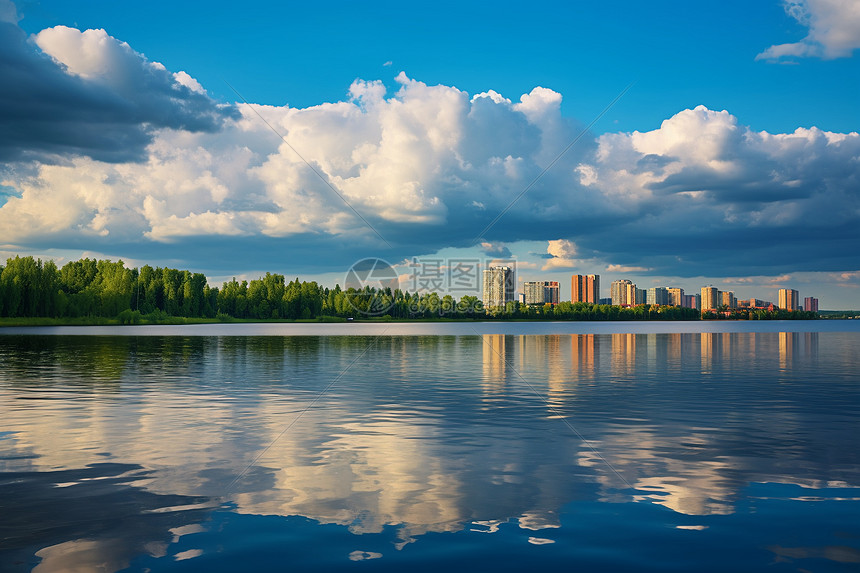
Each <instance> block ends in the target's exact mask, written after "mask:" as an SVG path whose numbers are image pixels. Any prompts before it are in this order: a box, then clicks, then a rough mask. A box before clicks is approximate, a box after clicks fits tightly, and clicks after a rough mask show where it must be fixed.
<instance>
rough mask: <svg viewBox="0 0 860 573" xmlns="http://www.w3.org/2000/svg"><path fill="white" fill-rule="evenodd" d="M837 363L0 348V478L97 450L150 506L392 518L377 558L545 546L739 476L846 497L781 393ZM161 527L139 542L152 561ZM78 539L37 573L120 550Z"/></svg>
mask: <svg viewBox="0 0 860 573" xmlns="http://www.w3.org/2000/svg"><path fill="white" fill-rule="evenodd" d="M821 336H822V338H824V337H827V336H828V334H823V335H821ZM840 340H841V339H840ZM369 344H370V345H373V348H372V349H371V351H369V352H368V354H367V358H366V360H362V361H360V363H357V364H356V365H355V366H354V367H353V368H350V369H349V370H348V371H347V374H346V375H345V376H344V377H343V378H342V379H341V380H339V382H338V383H337V384H335V385H334V386H333V387H332V388H331V389H330V390H329V391H328V392H327V393H325V394H324V395H323V396H321V397H319V393H320V391H321V390H322V389H323V388H325V387H326V385H328V384H329V383H330V382H331V381H332V380H333V379H335V377H336V376H337V375H338V374H339V373H340V372H341V371H342V370H344V369H345V368H347V367H348V365H349V364H350V362H351V361H352V360H353V359H354V357H355V356H357V355H358V354H359V353H360V352H362V351H363V350H364V349H366V347H367V346H368V345H369ZM846 356H848V355H847V354H846V350H845V343H841V344H833V345H828V344H823V343H822V344H820V343H819V334H817V333H792V334H787V335H785V336H783V334H779V335H775V334H763V333H760V334H742V333H716V334H638V335H632V334H630V335H625V334H617V335H549V336H510V335H508V336H504V335H484V336H483V337H478V336H474V337H468V336H448V337H433V336H417V337H383V338H380V339H377V340H375V341H374V339H373V338H370V337H337V338H316V337H310V338H282V337H260V338H255V337H241V338H233V337H217V338H215V337H213V338H205V337H195V338H160V337H150V338H120V339H107V338H105V339H97V340H94V341H93V340H89V341H82V340H81V339H74V338H65V337H63V338H57V337H55V338H44V339H24V340H19V341H13V340H0V362H2V363H3V365H4V366H6V368H5V369H4V371H3V372H4V373H3V374H0V398H2V400H0V419H3V420H4V429H9V430H11V431H13V432H14V433H13V434H10V435H7V436H5V439H4V440H0V453H1V454H2V457H0V471H3V472H10V471H31V472H47V471H51V470H55V469H57V468H62V469H66V470H72V469H75V468H80V467H84V466H86V465H87V464H90V463H92V462H93V460H95V459H102V460H105V459H107V460H111V461H115V462H118V463H125V464H138V465H139V466H142V467H144V468H147V470H149V473H148V474H147V475H146V476H143V477H140V478H139V479H137V480H136V482H135V484H136V487H140V488H142V489H143V490H145V491H146V492H149V493H151V494H153V495H168V494H169V495H185V496H206V497H212V498H217V499H221V500H224V501H229V502H231V503H232V504H234V505H235V511H236V512H239V513H246V514H258V515H279V516H305V517H307V518H310V519H313V520H315V521H316V522H318V523H322V524H337V525H341V526H345V527H348V528H349V531H351V532H352V533H354V534H366V533H378V532H381V531H383V529H384V528H386V527H388V526H393V527H396V528H397V529H398V534H397V537H398V540H399V541H398V542H397V544H396V545H397V546H398V547H402V546H403V544H405V543H409V542H412V541H414V540H415V539H417V538H418V537H420V536H421V535H424V534H426V533H428V532H455V531H461V530H463V529H470V528H472V529H475V530H481V529H483V530H485V531H487V532H492V531H494V530H498V526H499V525H500V524H504V523H507V522H509V521H513V522H514V523H517V524H518V526H519V527H520V528H521V529H523V530H525V531H530V532H537V531H541V532H542V533H541V534H540V535H539V536H531V539H534V540H535V541H530V542H531V543H540V544H545V543H548V542H549V541H551V538H552V535H551V533H548V532H551V531H553V530H556V529H558V528H559V527H561V525H562V523H561V520H560V517H559V515H560V513H561V512H562V511H563V509H564V507H565V506H566V505H567V504H569V503H571V502H572V501H576V500H583V499H588V500H591V499H595V498H596V499H598V500H600V501H605V502H613V503H629V502H636V503H650V504H657V505H660V506H663V507H665V508H668V509H670V510H672V511H673V512H675V513H676V514H678V515H690V516H709V515H727V514H731V513H733V512H734V511H736V505H737V500H738V499H739V498H740V497H741V496H742V495H743V490H744V488H745V487H746V486H747V485H748V484H749V483H751V482H755V481H761V482H781V483H796V484H804V485H806V486H809V485H810V484H813V485H814V484H818V483H824V481H823V480H831V481H832V480H834V479H838V480H842V481H843V483H845V484H846V485H847V486H848V487H856V485H854V486H850V485H849V484H857V483H858V466H857V465H856V464H855V465H852V464H853V463H854V462H856V460H854V461H852V459H850V456H849V458H846V457H845V456H846V454H845V452H844V451H843V445H842V443H840V441H839V440H838V439H834V435H833V433H834V432H836V431H838V429H835V430H834V429H833V427H832V426H828V425H826V424H817V423H816V418H815V417H816V416H822V418H821V419H822V420H824V419H828V418H827V416H828V415H829V414H830V413H829V412H824V411H821V410H820V409H818V408H817V407H815V405H814V404H813V405H812V406H810V405H809V404H807V403H805V402H804V399H805V398H804V397H803V394H802V392H801V390H802V386H803V384H805V381H806V378H805V377H806V376H808V375H811V374H813V373H814V374H816V375H819V374H820V373H819V372H817V369H818V368H820V367H821V368H823V367H824V366H825V365H827V367H828V368H830V369H831V370H830V373H831V374H832V377H831V383H833V384H836V385H839V384H841V383H844V382H845V380H846V373H845V370H843V369H844V368H845V367H846V365H849V364H850V362H846V360H845V358H846ZM849 375H850V371H849ZM523 380H525V382H523ZM318 397H319V400H318V401H317V402H315V400H316V399H317V398H318ZM305 410H306V411H305ZM302 412H304V413H303V414H301V413H302ZM300 414H301V418H300V419H298V421H296V422H295V424H294V425H293V426H292V427H291V428H290V430H289V431H288V432H286V433H283V432H284V428H285V427H287V426H288V425H289V424H291V423H293V422H294V421H295V420H296V419H297V418H298V416H299V415H300ZM559 418H564V420H563V421H562V420H560V419H559ZM828 420H829V419H828ZM565 424H570V425H571V426H572V427H574V428H576V430H577V431H578V432H579V433H581V434H582V435H583V436H584V437H585V438H586V439H587V440H588V441H589V442H590V444H591V445H592V446H593V447H594V448H595V449H596V450H597V452H599V456H598V455H597V454H595V452H594V451H593V450H592V449H590V448H589V447H587V446H586V445H584V444H583V443H581V441H580V440H579V439H578V438H577V436H575V435H574V434H573V433H572V432H571V431H570V429H569V428H568V427H567V426H566V425H565ZM828 428H830V429H828ZM265 448H268V449H265ZM264 449H265V452H264V453H263V455H262V456H261V457H260V458H259V459H258V460H257V459H256V458H257V457H258V456H259V455H260V453H261V452H263V450H264ZM834 459H843V460H845V463H842V464H835V463H834V462H833V460H834ZM255 460H256V461H255ZM249 464H252V467H250V468H249V469H248V472H247V474H246V475H245V476H243V477H242V478H241V479H240V480H238V482H236V484H235V485H233V486H232V487H230V485H229V484H230V483H231V482H232V481H233V479H234V478H235V477H236V476H238V475H240V474H241V473H242V472H243V471H244V470H245V469H246V468H247V467H248V465H249ZM609 466H611V468H610V467H609ZM616 472H617V473H616ZM619 476H621V477H623V480H622V479H621V477H619ZM625 482H626V483H625ZM627 484H630V485H632V486H633V487H634V488H635V491H631V490H630V488H629V487H628V485H627ZM179 513H181V512H179ZM492 524H495V525H492ZM182 526H191V527H193V526H192V525H190V524H182V525H179V524H177V525H176V527H180V528H181V527H182ZM672 526H673V527H675V526H676V524H674V523H673V524H672ZM677 526H678V527H682V526H684V525H683V524H679V525H677ZM685 527H691V526H689V525H687V526H685ZM168 529H169V528H166V527H165V528H164V530H163V531H162V532H161V534H160V537H159V536H155V537H159V539H161V538H163V540H164V541H158V542H156V545H152V546H148V548H147V549H145V551H147V552H148V553H149V554H151V555H154V556H157V555H158V552H159V551H164V547H163V546H161V545H158V543H162V542H163V543H169V542H170V540H171V537H170V533H169V532H168ZM174 529H176V528H175V527H174ZM171 531H172V529H171ZM175 535H180V534H175ZM174 542H175V539H174ZM93 543H96V542H95V541H93V540H91V539H86V538H80V537H75V536H72V537H71V538H70V539H69V540H67V541H65V542H62V543H59V544H54V545H51V546H50V547H46V548H43V549H42V550H41V551H40V553H39V556H40V557H42V558H43V561H42V565H41V566H42V567H43V568H45V567H48V566H49V565H50V564H51V563H53V561H52V560H53V559H62V560H65V561H67V562H68V560H69V559H70V557H69V556H70V555H90V554H92V553H94V552H97V553H99V554H104V555H105V559H106V560H107V562H110V563H113V564H114V565H115V566H116V567H117V568H119V567H120V565H121V564H122V563H123V561H122V560H123V559H126V558H127V557H128V556H127V552H126V553H123V551H125V550H124V549H123V550H119V549H117V550H115V549H114V545H113V541H111V540H110V539H107V540H104V541H103V542H99V543H101V545H98V547H96V546H94V545H92V544H93ZM121 545H122V544H121ZM126 545H128V544H126ZM134 547H136V550H137V551H142V550H144V549H142V548H141V546H140V545H139V544H137V545H134ZM114 553H116V555H117V557H110V556H111V555H113V554H114ZM359 553H362V552H359ZM365 553H367V555H375V554H374V553H373V552H364V553H362V555H364V554H365ZM196 555H197V554H191V553H188V554H187V555H183V557H189V558H190V557H194V556H196ZM356 555H358V554H356ZM176 557H177V558H178V557H179V555H178V554H177V556H176ZM362 558H363V559H366V558H370V557H362ZM81 559H83V558H81ZM81 563H82V565H81V567H83V568H85V569H86V568H87V567H89V565H86V563H88V562H85V561H81ZM112 567H113V566H112ZM46 570H50V568H49V569H46Z"/></svg>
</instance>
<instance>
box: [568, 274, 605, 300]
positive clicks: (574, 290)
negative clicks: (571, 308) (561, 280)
mask: <svg viewBox="0 0 860 573" xmlns="http://www.w3.org/2000/svg"><path fill="white" fill-rule="evenodd" d="M570 302H590V303H594V304H598V303H599V302H600V275H573V276H572V277H570Z"/></svg>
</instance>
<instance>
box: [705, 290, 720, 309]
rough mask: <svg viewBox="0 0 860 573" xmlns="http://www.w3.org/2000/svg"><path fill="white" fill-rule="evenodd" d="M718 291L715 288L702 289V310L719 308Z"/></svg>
mask: <svg viewBox="0 0 860 573" xmlns="http://www.w3.org/2000/svg"><path fill="white" fill-rule="evenodd" d="M720 302H721V301H720V291H719V290H718V289H717V287H712V286H706V287H702V310H703V311H704V310H717V308H719V306H720Z"/></svg>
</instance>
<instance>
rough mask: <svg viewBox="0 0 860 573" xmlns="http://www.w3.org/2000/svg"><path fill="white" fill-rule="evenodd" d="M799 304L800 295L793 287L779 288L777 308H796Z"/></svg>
mask: <svg viewBox="0 0 860 573" xmlns="http://www.w3.org/2000/svg"><path fill="white" fill-rule="evenodd" d="M799 304H800V295H799V294H798V292H797V291H796V290H794V289H793V288H781V289H779V308H782V309H785V310H797V307H798V306H799Z"/></svg>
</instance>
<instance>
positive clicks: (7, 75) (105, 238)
mask: <svg viewBox="0 0 860 573" xmlns="http://www.w3.org/2000/svg"><path fill="white" fill-rule="evenodd" d="M320 30H324V31H325V33H324V34H321V33H320V32H319V31H320ZM442 38H444V39H445V41H440V39H442ZM477 46H482V47H484V48H483V49H478V48H476V47H477ZM858 48H860V4H858V3H857V2H819V1H812V0H797V1H792V2H784V1H781V0H766V1H764V2H756V3H752V4H750V3H727V4H725V3H724V4H721V5H720V6H719V7H714V6H711V5H706V4H695V3H694V4H690V5H685V6H684V9H683V10H679V9H678V7H677V5H676V4H674V3H668V2H663V3H661V2H657V4H653V3H651V4H642V3H640V2H632V1H629V0H628V1H622V2H621V3H616V4H612V5H601V4H588V3H554V4H551V5H550V6H546V5H543V6H540V7H538V6H522V5H520V4H514V3H510V2H505V1H503V2H501V3H497V4H494V5H493V7H492V8H489V7H483V6H479V5H464V4H462V3H456V4H455V3H452V2H445V1H441V2H439V3H437V4H435V5H434V10H432V11H430V12H428V11H427V10H424V9H422V8H421V7H420V6H417V5H416V6H412V5H402V4H394V3H390V2H382V3H374V4H372V5H367V4H355V3H346V2H335V3H334V4H332V5H327V6H326V7H325V8H324V9H321V8H319V7H317V6H315V5H310V4H308V5H296V4H283V3H261V4H259V5H257V6H256V9H255V10H245V11H243V12H242V15H241V17H237V16H236V14H235V7H234V6H233V5H228V4H224V3H220V2H218V1H217V0H215V1H214V2H213V3H210V4H209V5H207V9H206V18H200V7H199V6H197V5H194V4H183V3H175V2H174V3H165V2H162V1H161V0H153V1H152V2H150V3H148V4H147V9H146V10H143V9H141V8H139V7H136V6H130V5H127V4H124V3H116V2H109V1H107V0H93V1H92V2H86V3H69V2H62V1H60V0H41V1H39V2H25V1H23V0H22V1H19V2H14V1H10V0H0V74H2V77H3V78H4V79H5V80H7V81H4V82H3V83H2V84H1V85H0V98H2V99H3V101H4V102H5V103H4V107H3V110H2V112H0V113H2V115H3V119H2V121H0V264H3V262H4V261H5V260H6V259H7V258H8V257H12V256H15V255H22V256H27V255H32V256H36V257H39V258H43V259H47V258H51V259H52V260H54V261H56V262H57V264H59V265H61V266H62V264H64V263H65V262H67V261H70V260H77V259H79V258H81V257H95V258H109V259H112V260H117V259H122V260H124V261H126V262H128V263H129V264H130V265H133V266H140V265H142V264H152V265H161V266H170V267H182V268H187V269H190V270H192V271H194V272H200V273H203V274H205V275H206V276H207V277H210V280H212V281H213V282H214V284H216V285H217V284H219V283H220V282H221V281H222V280H230V279H231V278H232V277H234V276H235V277H237V278H246V279H253V278H257V277H259V276H261V275H262V274H264V273H265V272H278V273H283V274H284V275H286V276H292V277H296V276H301V277H302V278H304V279H307V280H315V281H318V282H320V283H322V284H326V285H331V286H333V285H334V284H335V283H338V282H339V283H343V282H344V279H343V277H344V275H345V274H346V273H347V271H348V269H349V268H350V267H351V266H352V265H353V264H354V263H356V262H357V261H361V260H364V259H367V258H371V257H378V258H381V259H384V260H385V261H387V262H388V263H390V264H391V265H392V267H393V268H394V269H395V270H396V271H397V272H398V273H399V274H401V275H408V273H409V267H408V265H409V261H411V260H413V259H415V258H435V259H445V260H448V259H482V260H483V259H485V258H490V259H497V260H498V261H499V262H500V264H501V263H503V262H504V261H505V260H512V259H515V260H516V261H517V274H518V276H519V277H520V278H521V279H523V281H526V280H527V281H547V280H548V281H556V282H558V283H559V285H560V296H561V297H562V299H565V298H566V297H570V296H572V292H567V289H569V288H571V284H570V283H569V282H568V281H570V276H571V274H581V275H590V274H594V275H600V277H601V281H602V285H603V288H604V290H605V289H606V288H607V286H608V285H610V284H611V283H612V282H613V281H616V280H619V279H625V278H626V279H629V280H631V281H633V282H635V283H636V284H637V285H638V288H640V289H641V290H643V291H645V292H646V293H647V291H648V289H651V288H655V287H661V286H674V287H677V288H684V289H686V294H685V296H692V294H693V293H697V292H698V290H699V289H700V288H701V286H702V285H707V284H713V285H715V286H717V287H718V288H720V290H723V291H731V292H734V293H735V296H736V297H737V298H738V299H742V298H752V297H767V298H768V299H771V300H775V299H776V298H777V293H778V290H779V289H780V288H790V289H794V290H797V291H798V292H800V293H802V294H803V295H805V294H806V293H812V294H814V295H815V297H816V298H818V299H819V300H820V301H821V306H822V308H824V309H851V308H858V307H860V263H858V258H857V256H856V253H857V252H858V249H860V189H858V188H857V185H856V181H857V180H860V133H858V132H860V111H858V107H857V105H856V101H855V100H856V94H857V93H860V58H858ZM785 64H791V65H785ZM786 94H790V103H791V105H785V102H786V97H787V96H786ZM518 286H519V285H518ZM479 287H480V285H477V286H475V287H474V289H473V291H471V292H473V293H477V292H479V290H480V288H479ZM646 296H647V294H646Z"/></svg>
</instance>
